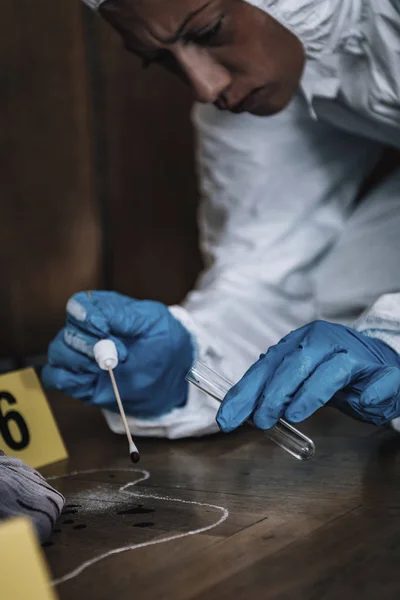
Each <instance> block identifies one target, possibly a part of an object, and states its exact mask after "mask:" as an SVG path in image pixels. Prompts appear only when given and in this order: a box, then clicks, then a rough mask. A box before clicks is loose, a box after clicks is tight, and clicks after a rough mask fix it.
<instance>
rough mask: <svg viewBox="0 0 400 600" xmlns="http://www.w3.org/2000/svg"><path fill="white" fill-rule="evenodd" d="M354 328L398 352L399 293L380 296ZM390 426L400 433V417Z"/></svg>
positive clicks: (399, 324)
mask: <svg viewBox="0 0 400 600" xmlns="http://www.w3.org/2000/svg"><path fill="white" fill-rule="evenodd" d="M354 329H356V330H357V331H361V332H362V333H363V334H364V335H367V336H368V337H373V338H377V339H379V340H382V341H383V342H386V344H388V345H389V346H391V347H392V348H393V350H395V351H396V352H398V353H399V354H400V293H398V294H385V295H384V296H381V297H380V298H379V299H378V300H377V301H376V302H375V304H373V305H372V307H371V308H370V309H369V310H367V311H366V312H365V313H364V314H363V315H361V317H360V318H359V319H358V320H357V321H356V322H355V324H354ZM392 427H393V429H395V430H396V431H398V432H399V433H400V417H399V418H398V419H394V420H393V421H392Z"/></svg>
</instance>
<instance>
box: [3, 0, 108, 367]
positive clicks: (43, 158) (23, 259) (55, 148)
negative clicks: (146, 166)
mask: <svg viewBox="0 0 400 600" xmlns="http://www.w3.org/2000/svg"><path fill="white" fill-rule="evenodd" d="M81 17H82V7H81V4H80V3H79V2H78V1H77V0H74V1H71V0H57V2H54V0H35V2H31V0H19V1H18V2H1V4H0V88H1V91H0V115H1V116H0V119H1V127H0V182H1V183H0V185H1V206H2V211H1V219H0V239H1V244H0V253H1V257H2V258H1V264H0V267H1V273H2V291H1V305H0V309H1V310H0V326H1V331H2V347H1V350H0V356H7V355H9V354H10V353H11V354H13V355H14V356H23V355H27V354H31V353H36V352H41V351H43V350H45V349H46V347H47V343H48V341H49V340H50V339H51V337H52V336H53V335H54V334H55V333H56V331H57V329H58V327H59V326H60V325H61V324H62V322H63V320H64V306H65V301H66V299H67V298H68V296H69V295H70V294H71V293H73V292H74V291H76V290H78V289H80V288H85V287H89V286H90V287H96V286H98V285H100V283H101V280H100V270H99V266H100V262H99V256H100V252H99V249H100V229H99V222H98V209H97V206H96V204H95V200H94V193H93V184H92V179H93V177H92V152H91V149H92V140H91V131H90V114H89V98H88V91H87V84H86V81H87V72H86V66H85V56H84V40H83V28H82V19H81Z"/></svg>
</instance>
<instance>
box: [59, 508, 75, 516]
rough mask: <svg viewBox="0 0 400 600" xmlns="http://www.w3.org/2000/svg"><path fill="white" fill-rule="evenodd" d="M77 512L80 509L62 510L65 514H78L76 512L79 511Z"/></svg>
mask: <svg viewBox="0 0 400 600" xmlns="http://www.w3.org/2000/svg"><path fill="white" fill-rule="evenodd" d="M77 512H78V511H77V510H75V509H74V510H63V511H62V514H63V515H76V513H77Z"/></svg>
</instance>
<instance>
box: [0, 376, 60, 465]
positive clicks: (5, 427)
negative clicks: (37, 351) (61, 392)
mask: <svg viewBox="0 0 400 600" xmlns="http://www.w3.org/2000/svg"><path fill="white" fill-rule="evenodd" d="M0 449H1V450H3V451H4V452H5V453H6V454H7V455H8V456H15V457H16V458H20V459H22V460H23V461H24V462H25V463H26V464H28V465H29V466H31V467H33V468H35V469H37V468H39V467H44V466H45V465H48V464H51V463H54V462H58V461H60V460H63V459H65V458H68V453H67V450H66V448H65V446H64V442H63V440H62V438H61V435H60V432H59V430H58V427H57V424H56V422H55V420H54V417H53V413H52V412H51V410H50V406H49V404H48V402H47V399H46V396H45V395H44V392H43V389H42V386H41V384H40V381H39V379H38V377H37V375H36V373H35V371H34V369H22V370H21V371H14V372H12V373H7V374H6V375H1V376H0Z"/></svg>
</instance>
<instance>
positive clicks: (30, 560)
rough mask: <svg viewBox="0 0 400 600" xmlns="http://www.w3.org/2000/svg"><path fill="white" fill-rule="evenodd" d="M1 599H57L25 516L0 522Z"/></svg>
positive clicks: (30, 526) (31, 528)
mask: <svg viewBox="0 0 400 600" xmlns="http://www.w3.org/2000/svg"><path fill="white" fill-rule="evenodd" d="M0 556H1V560H0V582H1V584H0V586H1V591H0V597H1V598H2V600H28V599H29V600H56V599H57V595H56V593H55V591H54V590H53V588H52V587H51V583H50V577H49V571H48V568H47V564H46V561H45V559H44V557H43V554H42V551H41V549H40V547H39V544H38V542H37V538H36V535H35V531H34V528H33V525H32V524H31V522H30V521H29V519H27V518H25V517H17V518H16V519H10V520H8V521H5V522H4V523H2V524H0Z"/></svg>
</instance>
